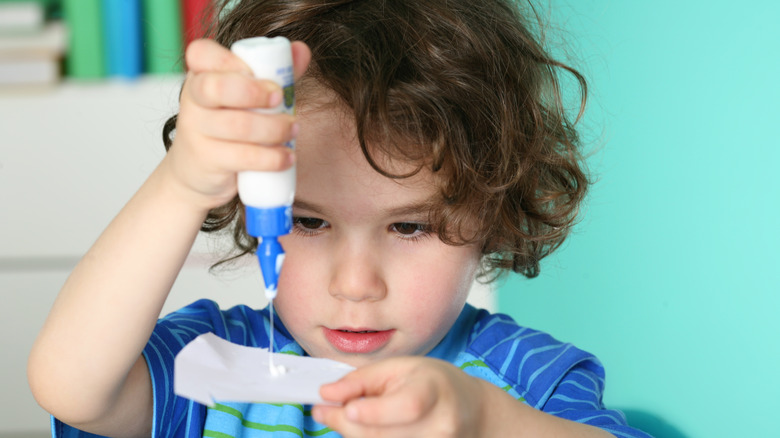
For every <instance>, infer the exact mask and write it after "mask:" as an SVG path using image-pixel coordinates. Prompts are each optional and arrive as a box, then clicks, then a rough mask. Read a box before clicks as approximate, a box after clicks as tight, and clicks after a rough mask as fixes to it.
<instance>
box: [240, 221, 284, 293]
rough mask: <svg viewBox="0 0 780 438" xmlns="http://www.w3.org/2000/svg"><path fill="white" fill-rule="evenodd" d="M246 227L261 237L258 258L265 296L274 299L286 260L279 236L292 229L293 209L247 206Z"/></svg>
mask: <svg viewBox="0 0 780 438" xmlns="http://www.w3.org/2000/svg"><path fill="white" fill-rule="evenodd" d="M246 228H247V232H248V233H249V235H250V236H253V237H257V238H258V239H259V242H258V245H257V259H258V261H259V262H260V270H261V271H262V273H263V280H264V281H265V297H266V298H268V299H269V300H272V299H274V298H275V297H276V292H277V290H276V287H277V284H278V282H279V272H280V271H281V270H282V263H283V262H284V249H283V248H282V245H281V244H280V243H279V239H278V238H279V236H282V235H285V234H288V233H289V232H290V230H292V209H291V208H290V207H276V208H254V207H250V206H247V207H246Z"/></svg>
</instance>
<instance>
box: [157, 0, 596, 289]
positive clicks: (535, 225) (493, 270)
mask: <svg viewBox="0 0 780 438" xmlns="http://www.w3.org/2000/svg"><path fill="white" fill-rule="evenodd" d="M213 7H214V9H213V10H212V11H211V13H210V14H209V16H211V17H218V18H217V19H215V20H212V23H211V24H210V27H209V36H210V37H213V38H214V39H215V40H216V41H217V42H219V43H221V44H222V45H224V46H226V47H229V46H230V44H231V43H233V42H234V41H237V40H239V39H242V38H248V37H253V36H259V35H266V36H285V37H287V38H288V39H290V40H300V41H304V42H305V43H306V44H308V46H309V47H310V48H311V50H312V63H311V65H310V67H309V69H308V71H307V73H306V78H305V81H309V80H314V81H316V83H318V84H319V85H321V86H324V87H326V88H329V89H330V90H332V91H333V92H334V93H335V94H336V95H337V96H338V98H339V99H340V100H341V103H342V104H344V105H345V107H346V108H348V109H349V110H350V111H351V113H352V114H353V115H354V122H355V126H356V129H357V138H358V140H359V142H360V146H361V148H362V150H363V154H364V155H365V157H366V159H367V160H368V162H369V163H370V164H371V165H372V167H374V169H376V171H377V172H379V173H381V174H382V175H385V176H387V177H390V178H403V177H406V176H408V175H394V174H391V173H389V172H387V171H386V170H385V169H383V168H381V167H380V166H379V165H378V164H377V161H376V160H375V158H374V157H375V154H377V153H382V154H387V156H390V157H394V158H402V159H404V160H408V161H411V162H413V163H416V164H417V166H418V170H420V169H422V168H423V167H427V168H428V169H429V170H431V171H432V172H434V175H435V176H436V178H437V181H439V182H440V196H439V199H438V200H437V203H436V205H435V207H434V208H433V210H432V211H433V213H432V216H433V217H432V218H431V220H432V224H433V225H432V226H433V230H434V231H436V232H437V233H438V235H439V238H440V239H442V240H443V241H444V242H446V243H448V244H453V245H458V244H465V243H477V244H479V245H481V247H482V253H483V255H484V261H485V266H486V272H485V273H484V274H486V276H487V277H491V279H492V278H495V277H496V276H498V274H500V273H501V272H504V271H506V270H508V269H511V270H513V271H515V272H519V273H521V274H523V275H525V276H527V277H529V278H530V277H535V276H537V275H538V274H539V262H540V260H541V259H542V258H543V257H545V256H547V255H548V254H550V253H551V252H552V251H553V250H555V249H556V248H557V247H559V246H560V245H561V243H562V242H563V241H564V239H565V238H566V236H567V235H568V233H569V230H570V229H571V227H572V225H573V222H574V219H575V217H576V215H577V210H578V206H579V205H580V203H581V201H582V199H583V197H584V196H585V192H586V188H587V185H588V178H587V175H586V173H585V170H584V160H583V157H582V154H581V152H580V142H579V137H578V134H577V131H576V130H575V127H574V125H575V123H576V121H577V120H578V119H579V118H580V116H581V115H582V110H583V109H584V105H585V100H586V95H587V88H586V82H585V80H584V78H583V76H582V75H581V74H580V73H579V72H577V71H576V70H575V69H573V68H571V67H569V66H567V65H565V64H563V63H561V62H558V61H556V60H555V59H553V58H552V57H551V56H550V55H549V54H548V53H547V52H546V51H545V49H544V47H543V46H542V44H541V43H540V42H539V41H537V37H536V36H535V35H534V32H533V31H532V27H531V25H532V24H537V25H538V24H539V18H538V15H537V14H536V11H535V10H534V8H533V6H531V5H530V4H529V5H528V6H527V7H526V8H525V10H521V9H519V6H518V5H517V4H516V2H515V1H513V0H482V1H478V2H474V1H472V0H393V1H386V0H295V1H292V0H239V1H235V0H220V1H216V3H215V5H214V6H213ZM524 15H528V16H529V17H533V18H535V19H536V21H535V22H529V21H526V18H525V16H524ZM560 72H568V73H570V74H571V75H572V76H573V77H574V78H575V79H576V82H577V83H578V84H579V87H580V91H581V93H580V96H581V101H580V107H579V109H580V111H579V113H578V114H577V115H576V117H570V116H569V115H568V114H567V113H566V111H565V110H564V107H563V105H562V97H561V89H560V83H559V78H558V74H559V73H560ZM300 89H301V88H300V87H299V90H300ZM572 119H573V120H572ZM175 124H176V116H174V117H171V119H169V120H168V122H167V123H166V124H165V127H164V130H163V138H164V142H165V145H166V149H167V148H169V147H170V145H171V143H172V135H174V130H175ZM475 223H476V224H477V226H476V227H473V226H467V224H469V225H473V224H475ZM231 226H232V234H233V238H234V241H235V244H236V247H237V251H238V252H237V254H238V255H236V256H235V257H239V256H241V255H244V254H247V253H249V252H253V251H254V250H255V249H256V247H257V242H256V241H255V240H254V239H253V238H251V237H250V236H248V235H247V234H246V232H245V230H244V220H243V206H242V205H241V202H240V200H239V199H238V197H236V198H235V199H233V200H232V201H231V202H230V203H228V204H226V205H224V206H222V207H220V208H216V209H214V210H212V211H211V212H210V214H209V215H208V217H207V219H206V221H205V222H204V224H203V227H202V230H203V231H207V232H210V231H217V230H223V229H230V227H231ZM475 228H476V230H474V229H475ZM465 230H469V231H468V232H467V231H465ZM235 257H233V258H235ZM489 274H493V275H489Z"/></svg>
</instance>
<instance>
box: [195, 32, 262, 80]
mask: <svg viewBox="0 0 780 438" xmlns="http://www.w3.org/2000/svg"><path fill="white" fill-rule="evenodd" d="M184 60H185V62H186V63H187V68H188V69H189V71H190V72H193V73H201V72H205V71H217V72H235V73H241V74H244V75H245V76H250V77H251V76H252V70H251V69H250V68H249V66H248V65H246V63H245V62H244V61H242V60H241V58H239V57H238V56H236V55H235V54H234V53H233V52H231V51H230V49H228V48H227V47H224V46H222V45H221V44H219V43H218V42H216V41H214V40H210V39H198V40H195V41H193V42H191V43H190V44H189V45H188V46H187V50H185V52H184Z"/></svg>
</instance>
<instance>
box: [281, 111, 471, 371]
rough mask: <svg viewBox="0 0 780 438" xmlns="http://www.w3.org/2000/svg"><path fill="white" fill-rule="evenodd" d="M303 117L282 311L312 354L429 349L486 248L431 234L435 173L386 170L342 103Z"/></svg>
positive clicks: (456, 309)
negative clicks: (364, 147)
mask: <svg viewBox="0 0 780 438" xmlns="http://www.w3.org/2000/svg"><path fill="white" fill-rule="evenodd" d="M299 109H302V108H299ZM298 118H299V122H300V126H301V130H300V134H299V136H298V139H297V142H296V150H297V172H298V182H297V189H296V195H295V205H294V207H293V215H294V216H295V218H296V221H295V230H294V231H293V233H292V234H290V235H288V236H285V237H283V238H282V244H283V246H284V248H285V251H286V253H287V255H286V258H285V262H284V267H283V268H282V272H281V277H280V280H279V294H278V296H277V298H276V299H275V301H274V307H275V309H276V311H277V312H278V314H279V316H280V317H281V319H282V320H283V321H284V324H285V326H286V327H287V329H288V330H289V331H290V332H291V333H292V334H293V336H294V337H295V339H296V341H298V343H299V344H300V345H301V346H302V347H303V348H304V349H305V350H306V351H307V352H308V353H309V354H310V355H312V356H316V357H327V358H331V359H335V360H339V361H342V362H346V363H349V364H351V365H353V366H360V365H363V364H366V363H368V362H372V361H375V360H377V359H380V358H385V357H390V356H398V355H422V354H425V353H427V352H429V351H430V350H431V349H433V347H435V346H436V344H437V343H438V342H439V341H440V340H441V339H442V338H443V337H444V335H445V334H446V333H447V331H448V330H449V328H450V327H451V325H452V324H453V323H454V322H455V320H456V319H457V317H458V315H459V314H460V311H461V309H462V308H463V305H464V303H465V301H466V297H467V295H468V292H469V289H470V287H471V284H472V281H473V279H474V275H475V273H476V270H477V268H478V265H479V260H480V254H479V250H478V248H477V247H476V246H474V245H466V246H448V245H446V244H444V243H443V242H442V241H441V240H439V238H438V236H437V235H435V234H431V233H429V232H428V231H427V227H426V223H427V218H428V210H427V209H426V207H425V205H426V201H427V200H428V199H430V198H431V197H432V196H433V195H434V194H435V193H436V191H437V189H436V187H435V186H434V184H433V178H432V175H431V173H430V172H426V171H422V172H420V173H419V174H418V175H416V176H414V177H412V178H407V179H400V180H391V179H389V178H386V177H383V176H381V175H380V174H378V173H377V172H376V171H375V170H373V169H372V168H371V166H370V165H369V164H368V162H366V160H365V158H364V157H363V154H362V153H361V151H360V148H359V145H358V143H357V140H356V139H355V128H354V124H353V123H351V122H347V121H345V120H344V119H345V118H344V117H342V116H341V115H340V113H339V112H338V111H337V110H335V109H333V108H330V109H328V108H325V109H318V110H312V111H299V116H298ZM393 170H398V169H397V168H396V169H393ZM407 170H408V169H407Z"/></svg>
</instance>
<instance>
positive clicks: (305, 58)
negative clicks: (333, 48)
mask: <svg viewBox="0 0 780 438" xmlns="http://www.w3.org/2000/svg"><path fill="white" fill-rule="evenodd" d="M290 49H291V50H292V57H293V76H294V77H295V80H298V78H300V77H301V76H303V73H305V72H306V69H307V68H308V67H309V63H310V62H311V49H309V46H307V45H306V43H304V42H303V41H293V42H292V43H290Z"/></svg>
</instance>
